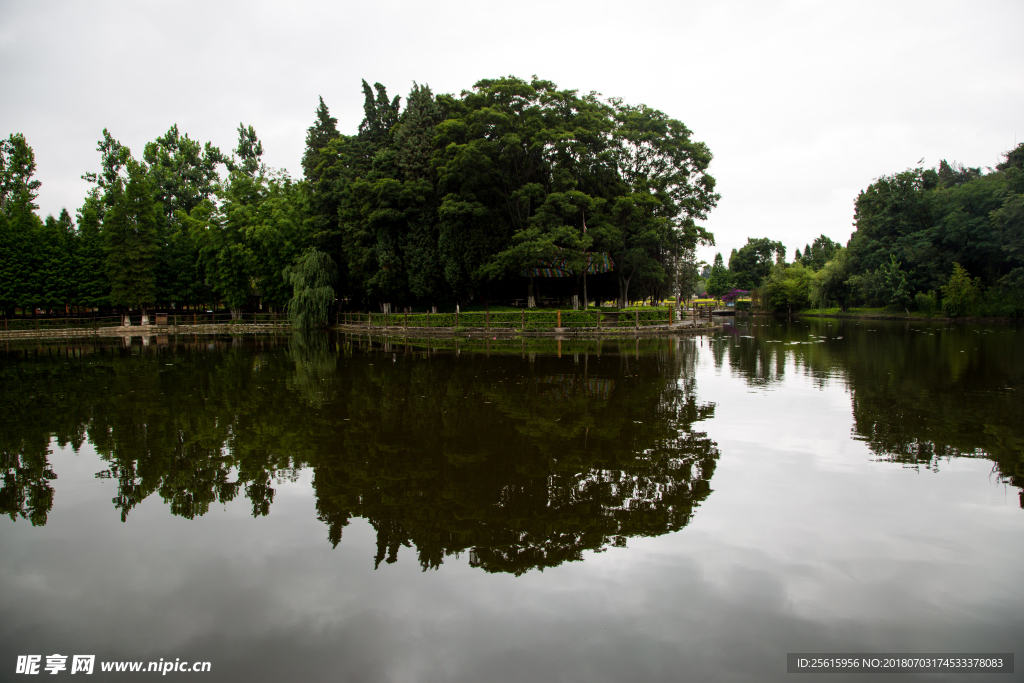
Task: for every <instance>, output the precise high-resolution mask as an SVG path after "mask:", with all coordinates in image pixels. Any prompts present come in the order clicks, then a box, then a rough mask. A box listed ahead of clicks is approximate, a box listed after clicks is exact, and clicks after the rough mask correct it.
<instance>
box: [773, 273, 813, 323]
mask: <svg viewBox="0 0 1024 683" xmlns="http://www.w3.org/2000/svg"><path fill="white" fill-rule="evenodd" d="M812 280H813V273H812V271H811V270H810V269H809V268H805V267H804V265H803V264H802V263H793V264H790V265H789V266H787V265H786V264H783V263H777V264H775V265H774V266H773V267H772V270H771V272H770V273H769V274H768V277H767V278H766V279H765V281H764V284H763V285H762V286H761V300H762V301H763V302H764V305H766V306H767V307H768V308H769V309H770V310H772V311H775V312H783V311H785V312H787V313H792V312H793V311H799V310H801V309H804V308H807V307H808V306H810V303H811V282H812Z"/></svg>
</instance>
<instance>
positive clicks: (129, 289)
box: [103, 161, 160, 316]
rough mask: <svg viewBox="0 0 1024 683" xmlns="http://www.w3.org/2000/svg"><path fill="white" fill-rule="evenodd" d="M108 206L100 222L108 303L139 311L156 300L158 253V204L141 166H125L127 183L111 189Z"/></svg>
mask: <svg viewBox="0 0 1024 683" xmlns="http://www.w3.org/2000/svg"><path fill="white" fill-rule="evenodd" d="M111 190H112V191H111V195H112V196H111V200H112V201H111V206H110V209H109V211H108V212H107V215H106V216H105V218H104V220H103V237H104V246H105V248H106V253H107V277H108V278H109V279H110V302H111V303H112V304H114V305H115V306H123V307H141V308H142V312H143V315H144V316H145V315H146V304H149V303H152V302H153V301H154V300H155V298H156V265H157V258H158V255H159V252H160V244H159V241H158V240H159V232H158V219H157V204H156V201H154V199H153V187H152V184H151V183H150V182H149V179H148V178H147V176H146V171H145V168H144V167H143V166H141V165H140V164H138V163H136V162H134V161H130V162H129V163H128V181H127V182H126V183H124V185H123V187H122V184H121V183H115V184H114V185H113V186H112V188H111Z"/></svg>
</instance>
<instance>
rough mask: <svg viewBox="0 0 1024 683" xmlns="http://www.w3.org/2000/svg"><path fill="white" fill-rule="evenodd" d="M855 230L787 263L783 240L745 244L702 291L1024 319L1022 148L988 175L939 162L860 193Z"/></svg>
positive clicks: (778, 305) (782, 301) (788, 306)
mask: <svg viewBox="0 0 1024 683" xmlns="http://www.w3.org/2000/svg"><path fill="white" fill-rule="evenodd" d="M854 226H855V230H854V232H853V235H852V236H851V237H850V240H849V242H848V243H847V244H846V246H845V247H844V246H843V245H841V244H838V243H836V242H833V241H832V240H831V239H829V238H828V237H826V236H825V235H822V236H821V237H819V238H817V239H816V240H814V243H813V244H808V245H806V246H805V247H804V249H803V251H802V252H801V250H800V249H796V251H795V253H794V255H793V260H792V261H791V262H788V263H787V261H786V248H785V246H784V245H783V244H782V243H780V242H778V241H773V240H771V239H770V238H760V239H748V240H747V244H746V245H745V246H744V247H742V248H741V249H738V250H733V252H732V254H731V256H730V258H729V262H728V264H726V263H725V262H724V259H723V258H722V255H721V254H718V255H717V256H716V257H715V260H714V263H713V264H712V265H711V266H710V267H709V268H706V269H705V272H704V273H703V275H704V278H705V279H704V281H703V282H702V283H701V284H702V285H703V286H704V287H705V288H706V291H707V293H708V294H709V295H711V296H722V295H723V294H726V293H728V292H730V291H733V290H734V289H740V290H746V291H756V292H757V293H758V294H759V295H760V296H759V299H760V304H761V305H762V306H764V307H766V308H769V309H771V310H775V311H785V312H792V311H796V310H800V309H806V308H809V307H814V308H828V307H837V308H839V309H842V310H847V309H848V308H849V307H851V306H867V307H888V308H890V309H893V310H896V311H905V312H906V313H907V314H909V313H910V312H911V311H912V310H913V311H916V312H921V313H925V314H931V313H937V312H939V311H941V312H942V313H943V314H945V315H948V316H951V317H959V316H972V315H973V316H1014V317H1020V316H1021V315H1024V143H1022V144H1020V145H1018V146H1017V147H1016V148H1014V149H1013V150H1011V151H1010V152H1008V153H1007V154H1006V155H1005V157H1004V161H1003V162H1002V163H1000V164H998V165H997V166H996V168H994V169H988V170H987V171H983V170H982V169H980V168H966V167H964V166H962V165H960V164H956V163H953V164H950V163H947V162H946V161H942V162H941V163H940V165H939V167H938V168H937V169H934V168H932V169H925V168H914V169H910V170H907V171H904V172H902V173H897V174H895V175H891V176H883V177H881V178H879V179H878V180H876V181H875V182H874V183H872V184H871V185H870V186H869V187H868V188H867V189H866V190H864V191H862V192H861V193H860V194H859V195H858V196H857V200H856V209H855V223H854Z"/></svg>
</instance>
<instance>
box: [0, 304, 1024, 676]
mask: <svg viewBox="0 0 1024 683" xmlns="http://www.w3.org/2000/svg"><path fill="white" fill-rule="evenodd" d="M0 380H2V381H0V449H2V456H3V482H2V483H3V489H2V492H0V511H2V512H3V513H4V514H5V516H4V517H3V519H2V520H0V662H2V663H0V671H3V674H2V676H0V678H2V679H3V680H11V679H20V678H21V676H16V675H15V674H14V673H12V672H14V671H15V664H16V661H17V659H18V657H19V656H26V655H40V656H41V663H40V665H39V666H40V672H41V673H43V674H46V673H47V672H46V671H43V670H42V667H43V666H45V665H46V664H47V656H49V655H53V654H60V655H75V654H92V655H95V662H96V664H95V675H96V676H97V678H98V679H101V680H103V679H106V678H110V679H112V680H132V679H133V678H140V679H151V678H152V675H150V676H148V677H147V676H146V675H144V674H137V675H135V676H133V675H132V674H131V673H128V672H111V673H104V672H103V671H101V670H100V669H101V662H108V663H109V662H118V661H125V662H129V661H140V662H145V663H147V664H148V662H151V661H157V662H160V664H161V666H162V665H163V663H164V662H178V661H182V662H196V661H204V662H210V671H209V672H208V673H202V674H201V675H198V674H193V673H191V672H189V673H185V672H181V671H171V672H170V673H169V674H168V675H169V676H170V677H171V678H195V679H197V680H209V681H278V680H304V681H318V680H344V681H349V680H350V681H397V682H405V681H410V682H411V681H538V680H562V681H622V680H643V681H648V680H650V681H678V680H700V681H709V680H751V681H755V680H756V681H763V680H768V681H771V680H787V679H789V678H791V677H792V675H790V674H787V673H786V654H787V652H1014V651H1015V650H1016V652H1017V654H1018V655H1019V654H1021V653H1022V652H1024V649H1022V648H1021V647H1020V646H1021V644H1022V642H1024V581H1022V580H1021V567H1022V566H1024V509H1022V507H1024V498H1022V488H1024V398H1022V396H1021V393H1022V392H1024V331H1022V329H1021V328H1020V327H1018V326H1012V325H1001V324H982V323H973V324H960V325H948V324H946V323H931V322H910V323H907V322H890V321H875V320H828V319H808V320H794V321H788V322H787V321H780V320H775V319H772V318H762V317H746V318H737V319H736V320H734V321H726V324H725V327H724V329H722V330H721V331H720V332H715V333H713V334H710V335H706V336H703V337H699V336H694V337H682V338H678V339H676V338H655V339H650V338H644V339H632V338H624V339H618V340H615V339H604V340H600V341H598V340H570V341H560V342H559V341H556V340H554V339H526V340H520V339H515V340H509V339H500V340H499V339H484V338H471V339H461V340H441V339H433V340H415V339H402V338H390V339H387V338H381V337H373V338H372V339H371V338H369V337H367V336H363V337H358V336H347V335H336V334H324V335H322V336H313V337H309V338H295V339H293V338H290V337H271V336H262V337H233V338H232V337H216V338H214V337H201V336H199V337H192V336H188V337H185V336H180V337H177V338H176V337H173V336H172V337H169V338H157V337H153V338H147V339H143V338H141V337H136V338H133V339H126V340H119V339H118V340H109V339H108V340H94V339H83V340H78V341H70V342H67V341H65V342H61V343H43V344H39V343H21V344H13V343H11V344H8V345H6V346H4V347H3V349H2V350H0ZM1021 666H1022V665H1021V664H1020V663H1017V669H1016V670H1017V671H1018V672H1020V671H1021ZM67 669H68V670H66V671H61V672H60V673H61V675H69V674H70V670H71V660H70V659H69V660H68V665H67ZM853 677H854V675H852V674H836V675H832V676H826V677H825V678H826V680H836V681H841V680H850V679H853ZM798 678H799V679H801V680H804V679H803V678H801V677H799V676H798ZM811 678H812V679H813V677H811ZM962 678H963V676H962V675H954V674H931V675H929V676H927V679H928V680H936V681H946V680H950V681H952V680H962ZM1010 679H1012V680H1022V677H1021V674H1020V673H1017V674H1012V675H994V676H993V680H1010ZM815 680H816V679H815ZM858 680H860V679H859V678H858ZM872 680H877V681H882V680H906V677H905V676H901V675H890V676H887V675H885V674H882V675H878V676H873V677H872Z"/></svg>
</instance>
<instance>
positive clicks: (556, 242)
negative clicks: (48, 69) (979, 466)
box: [0, 77, 1024, 326]
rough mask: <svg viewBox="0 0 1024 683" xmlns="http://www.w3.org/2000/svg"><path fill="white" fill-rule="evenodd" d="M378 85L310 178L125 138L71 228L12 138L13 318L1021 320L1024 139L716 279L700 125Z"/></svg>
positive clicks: (927, 175)
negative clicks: (575, 312)
mask: <svg viewBox="0 0 1024 683" xmlns="http://www.w3.org/2000/svg"><path fill="white" fill-rule="evenodd" d="M362 85H363V93H364V98H365V100H364V110H365V116H364V118H363V121H362V123H361V124H360V125H359V128H358V130H357V131H356V132H354V133H353V134H342V133H341V132H340V131H339V130H338V128H337V121H336V119H335V118H334V117H332V116H331V115H330V112H329V110H328V108H327V105H326V104H325V103H324V101H323V99H322V98H321V99H320V103H319V106H318V107H317V109H316V115H315V120H314V121H313V124H312V125H311V126H310V128H309V130H308V133H307V136H306V148H305V153H304V155H303V157H302V170H303V177H302V178H301V179H298V180H296V179H293V178H291V177H289V175H288V174H287V173H285V172H282V171H275V170H272V169H269V168H267V167H266V165H265V164H264V163H263V162H262V156H263V146H262V143H261V142H260V140H259V139H258V137H257V135H256V131H255V130H254V129H253V128H252V126H245V125H241V124H240V125H239V127H238V145H237V147H236V148H235V149H234V150H233V151H232V152H231V153H230V154H225V153H223V152H222V151H221V150H220V149H218V148H217V147H215V146H213V145H212V144H210V143H208V142H207V143H202V142H200V141H197V140H193V139H191V138H190V137H189V136H188V135H187V134H185V133H182V132H181V131H179V129H178V127H177V126H176V125H175V126H171V128H170V129H169V130H168V131H167V132H166V133H165V134H164V135H162V136H160V137H157V138H156V139H155V140H153V141H152V142H150V143H147V144H146V145H145V147H144V148H143V150H142V153H141V155H139V156H136V155H135V154H133V153H132V151H131V150H129V149H128V148H127V147H125V146H124V145H122V144H121V143H120V142H118V140H117V139H116V138H115V137H114V136H113V135H112V134H111V133H110V132H109V131H107V130H104V131H103V135H102V139H101V140H100V142H99V146H98V151H99V154H100V164H99V169H98V170H97V171H94V172H89V173H86V174H85V175H84V176H83V177H84V178H86V179H87V180H89V181H90V183H91V184H92V187H91V189H90V190H89V192H88V193H87V195H86V196H85V198H84V201H83V203H82V206H81V207H80V208H79V209H78V210H77V212H76V215H75V216H74V217H72V215H71V214H70V213H69V212H68V211H67V210H64V211H61V212H60V214H59V215H58V216H57V217H54V216H52V215H51V216H47V217H46V218H45V219H42V218H40V217H39V215H38V207H37V205H36V203H35V200H36V196H37V193H38V190H39V181H38V180H35V179H34V177H33V176H34V172H35V159H34V155H33V152H32V149H31V147H30V146H29V144H28V141H26V140H25V138H24V137H23V136H22V135H20V134H12V135H10V136H9V137H8V138H7V139H6V140H3V141H0V315H3V316H5V317H12V316H15V315H19V314H20V315H32V316H35V315H36V314H37V313H38V312H40V311H43V312H50V313H57V314H59V315H67V314H76V313H80V312H82V311H102V312H105V313H108V314H109V313H113V312H114V311H127V310H129V309H132V310H141V311H142V312H143V313H145V311H146V309H147V307H148V308H150V309H153V308H158V309H163V310H189V309H192V310H194V309H196V308H202V309H205V308H208V307H218V308H227V309H230V310H231V311H232V313H233V314H235V315H238V314H240V313H242V312H244V311H257V310H262V311H267V312H270V311H274V312H277V311H282V310H285V309H289V308H290V309H291V312H292V313H293V315H296V314H297V315H298V321H299V322H301V323H302V324H303V325H304V326H318V325H321V324H323V323H325V322H326V311H327V310H328V309H330V308H334V309H342V308H343V309H349V310H384V311H390V310H399V309H402V308H407V307H412V308H414V309H416V310H425V309H427V310H437V308H438V307H442V308H445V309H447V310H453V309H454V307H455V306H456V305H459V304H461V305H462V306H463V307H465V306H467V305H473V304H477V305H489V304H493V303H512V302H514V303H517V304H518V303H521V304H523V305H526V306H533V305H535V303H536V302H538V301H554V302H556V303H558V304H564V302H567V301H569V300H575V301H577V302H580V303H582V304H583V305H584V306H586V305H587V303H588V301H591V300H598V301H608V300H615V301H616V302H617V304H618V305H619V306H620V307H624V306H626V305H628V304H629V303H630V302H631V301H635V300H638V299H643V298H646V297H650V298H651V299H655V300H660V299H662V298H664V297H666V296H668V297H672V296H680V297H682V298H688V297H689V296H691V295H692V294H694V293H701V292H705V291H706V292H707V293H708V294H709V295H711V296H714V297H719V296H721V295H723V294H726V293H729V292H732V291H734V290H746V291H750V292H756V293H757V295H758V297H757V298H758V304H759V305H760V306H762V307H763V308H767V309H770V310H774V311H780V312H793V311H797V310H800V309H806V308H809V307H815V308H819V309H821V308H828V307H836V308H839V309H842V310H846V309H848V308H849V307H851V306H868V307H889V308H891V309H893V310H894V311H905V312H906V313H908V314H909V313H910V311H911V310H915V311H920V312H923V313H932V312H936V313H937V312H940V311H941V312H942V313H944V314H945V315H950V316H964V315H1012V316H1020V315H1022V313H1024V144H1021V145H1018V146H1017V147H1016V148H1015V149H1013V150H1012V151H1010V152H1009V153H1007V154H1006V155H1005V160H1004V161H1003V163H1000V164H999V165H998V166H997V167H996V168H995V169H987V170H982V169H979V168H966V167H964V166H962V165H959V164H956V163H953V164H949V163H947V162H946V161H943V162H942V163H941V164H940V166H939V167H938V168H937V169H925V168H915V169H910V170H907V171H904V172H902V173H897V174H895V175H891V176H882V177H880V178H879V179H878V180H876V181H875V182H874V183H872V184H871V185H870V186H869V187H868V188H867V189H865V190H864V191H862V192H861V193H860V194H859V196H858V197H857V199H856V210H855V223H854V225H855V230H854V233H853V236H852V237H851V238H850V240H849V242H848V243H847V244H846V245H845V246H843V245H841V244H838V243H836V242H834V241H832V240H831V239H829V238H828V237H826V236H825V235H822V236H821V237H819V238H817V239H816V240H814V242H813V243H810V244H807V245H806V246H805V247H804V249H803V250H800V249H796V250H795V253H794V255H793V259H792V261H788V262H787V251H786V248H785V246H784V245H783V244H782V243H781V242H778V241H775V240H772V239H771V238H768V237H765V238H759V239H753V238H752V239H748V242H747V244H746V245H745V246H743V247H742V248H740V249H736V250H733V252H732V254H731V255H730V257H729V260H728V263H726V262H725V260H724V259H723V258H722V256H721V254H719V255H717V256H716V258H715V259H714V262H713V264H711V265H709V266H708V265H706V264H704V271H703V272H700V268H699V267H700V265H702V264H699V263H698V261H697V259H696V257H695V249H696V248H697V247H698V246H701V245H714V236H713V235H712V234H711V233H710V232H708V231H707V230H706V229H705V228H703V227H702V226H701V224H700V222H701V221H702V220H704V219H705V218H706V217H707V215H708V212H709V211H710V210H711V209H712V208H714V207H715V205H716V203H717V202H718V199H719V195H718V194H717V193H716V192H715V180H714V178H713V177H712V176H711V175H710V174H709V173H708V167H709V164H710V162H711V158H712V156H711V153H710V151H709V150H708V148H707V147H706V145H704V144H703V143H701V142H698V141H696V140H694V139H693V136H692V134H691V132H690V131H689V130H688V129H687V128H686V126H685V125H684V124H683V123H682V122H680V121H678V120H676V119H672V118H670V117H669V116H667V115H666V114H664V113H663V112H660V111H658V110H655V109H652V108H650V107H647V106H645V105H630V104H626V103H624V102H623V101H621V100H619V99H615V98H611V99H603V98H601V97H600V96H598V95H597V94H596V93H587V94H581V93H580V92H578V91H576V90H564V89H559V88H558V87H557V86H556V85H555V84H554V83H552V82H550V81H545V80H540V79H537V78H536V77H534V78H533V79H531V80H529V81H526V80H521V79H518V78H514V77H507V78H499V79H488V80H481V81H479V82H478V83H476V84H475V85H474V86H473V87H472V88H471V89H469V90H466V91H463V92H462V93H461V94H459V95H449V94H442V95H435V94H434V93H433V92H432V91H431V90H430V88H429V87H426V86H420V85H417V84H414V85H413V87H412V90H411V91H410V92H409V94H408V96H407V97H406V98H405V102H404V106H403V103H402V100H401V98H400V97H393V98H392V97H390V96H389V95H388V93H387V91H386V89H385V88H384V86H383V85H381V84H379V83H377V84H375V85H374V86H373V87H371V86H370V85H369V84H368V83H366V82H365V81H364V82H363V84H362ZM597 264H602V266H603V267H597ZM553 275H554V276H555V277H552V276H553Z"/></svg>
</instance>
